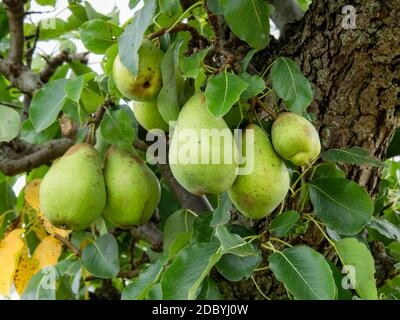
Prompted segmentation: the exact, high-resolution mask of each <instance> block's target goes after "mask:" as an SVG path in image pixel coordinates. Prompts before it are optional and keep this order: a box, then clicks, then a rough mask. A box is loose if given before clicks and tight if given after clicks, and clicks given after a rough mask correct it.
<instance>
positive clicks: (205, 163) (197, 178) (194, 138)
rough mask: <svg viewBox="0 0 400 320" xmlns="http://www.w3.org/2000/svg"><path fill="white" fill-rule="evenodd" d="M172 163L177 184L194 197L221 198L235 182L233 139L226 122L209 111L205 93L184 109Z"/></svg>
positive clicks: (175, 135) (172, 149) (171, 153)
mask: <svg viewBox="0 0 400 320" xmlns="http://www.w3.org/2000/svg"><path fill="white" fill-rule="evenodd" d="M221 137H223V139H221ZM169 159H170V167H171V171H172V173H173V175H174V177H175V178H176V180H177V181H178V182H179V183H180V184H181V185H182V186H183V187H184V188H185V189H186V190H188V191H189V192H191V193H193V194H197V195H205V194H218V193H221V192H224V191H226V190H227V189H228V188H229V187H230V186H231V185H232V183H233V182H234V181H235V179H236V174H237V170H238V167H239V166H238V163H239V154H238V150H237V147H236V144H235V141H234V139H233V135H232V133H231V131H230V130H229V128H228V126H227V125H226V123H225V121H224V120H223V119H222V118H217V117H215V116H214V115H213V114H212V113H211V112H210V111H209V110H208V107H207V103H206V98H205V95H204V94H203V93H198V94H196V95H194V96H192V97H191V98H190V99H189V100H188V101H187V102H186V104H185V105H184V106H183V108H182V110H181V112H180V114H179V117H178V120H177V124H176V127H175V130H174V132H173V136H172V140H171V144H170V150H169Z"/></svg>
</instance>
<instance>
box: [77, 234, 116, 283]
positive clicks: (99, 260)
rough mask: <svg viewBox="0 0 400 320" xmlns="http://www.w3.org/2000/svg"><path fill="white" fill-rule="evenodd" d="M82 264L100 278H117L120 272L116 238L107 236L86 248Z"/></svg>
mask: <svg viewBox="0 0 400 320" xmlns="http://www.w3.org/2000/svg"><path fill="white" fill-rule="evenodd" d="M82 264H83V266H84V267H85V268H86V269H87V270H88V271H89V272H90V273H91V274H93V275H94V276H96V277H98V278H104V279H107V278H115V277H116V276H117V274H118V272H119V261H118V244H117V241H116V240H115V238H114V237H113V236H112V235H111V234H105V235H102V236H101V237H99V238H98V239H97V240H96V241H95V242H94V243H91V244H89V245H88V246H87V247H85V249H83V252H82Z"/></svg>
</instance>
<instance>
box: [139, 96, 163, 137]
mask: <svg viewBox="0 0 400 320" xmlns="http://www.w3.org/2000/svg"><path fill="white" fill-rule="evenodd" d="M132 110H133V113H134V114H135V118H136V120H137V121H138V122H139V123H140V125H141V126H142V127H143V128H145V129H146V130H147V131H150V130H152V129H160V130H163V131H165V132H168V124H167V123H166V122H165V121H164V119H163V118H162V117H161V114H160V111H159V110H158V106H157V100H152V101H148V102H139V101H135V102H134V103H133V108H132Z"/></svg>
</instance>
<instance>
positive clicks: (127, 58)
mask: <svg viewBox="0 0 400 320" xmlns="http://www.w3.org/2000/svg"><path fill="white" fill-rule="evenodd" d="M155 9H156V1H155V0H148V1H146V3H145V4H144V6H143V8H142V9H140V11H138V12H136V14H135V16H134V17H133V19H132V22H131V23H130V24H129V25H128V26H127V27H126V28H125V31H124V33H123V34H122V35H121V36H120V37H119V40H118V48H119V55H120V59H121V62H122V64H123V65H124V66H125V67H126V68H128V70H130V71H131V72H132V73H133V74H134V75H135V76H136V75H137V73H138V70H139V69H138V68H139V55H138V50H139V48H140V46H141V45H142V41H143V36H144V33H145V32H146V30H147V28H148V26H149V25H150V24H151V23H152V22H153V16H154V12H155Z"/></svg>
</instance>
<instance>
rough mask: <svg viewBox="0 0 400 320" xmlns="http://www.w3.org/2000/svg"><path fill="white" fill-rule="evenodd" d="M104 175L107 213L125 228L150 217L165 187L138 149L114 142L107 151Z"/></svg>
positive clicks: (115, 222)
mask: <svg viewBox="0 0 400 320" xmlns="http://www.w3.org/2000/svg"><path fill="white" fill-rule="evenodd" d="M104 179H105V182H106V189H107V204H106V207H105V209H104V212H103V215H104V217H105V218H106V219H107V220H108V221H110V222H111V223H112V224H114V225H115V226H117V227H119V228H122V229H126V228H129V227H130V226H137V225H140V224H143V223H146V222H147V221H149V219H150V218H151V216H152V215H153V212H154V210H155V208H156V207H157V205H158V203H159V201H160V197H161V188H160V184H159V182H158V180H157V177H156V176H155V174H154V173H153V172H152V171H151V170H150V169H149V168H148V167H147V166H146V165H145V163H144V161H143V160H142V159H141V158H140V157H139V155H138V154H137V153H136V151H135V150H134V149H132V150H129V151H128V150H122V149H119V148H117V147H116V146H111V147H110V149H109V150H108V151H107V154H106V160H105V167H104Z"/></svg>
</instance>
